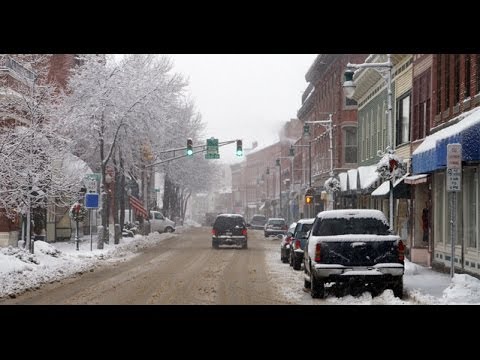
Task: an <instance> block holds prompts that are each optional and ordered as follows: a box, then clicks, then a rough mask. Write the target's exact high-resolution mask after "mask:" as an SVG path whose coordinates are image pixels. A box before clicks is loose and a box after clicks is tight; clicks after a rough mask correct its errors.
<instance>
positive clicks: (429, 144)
mask: <svg viewBox="0 0 480 360" xmlns="http://www.w3.org/2000/svg"><path fill="white" fill-rule="evenodd" d="M460 117H462V120H461V121H459V122H458V123H456V124H454V125H452V126H449V127H447V128H445V129H442V130H440V131H438V132H436V133H434V134H432V135H429V136H427V137H426V138H425V140H424V141H423V143H422V144H421V145H420V146H419V147H418V148H417V149H416V150H415V151H414V152H413V154H412V170H413V171H412V173H413V174H421V173H429V172H432V171H435V170H438V169H442V168H445V167H446V166H447V145H448V144H453V143H459V144H462V160H463V161H480V108H476V109H474V110H471V111H469V112H466V113H464V114H462V115H460Z"/></svg>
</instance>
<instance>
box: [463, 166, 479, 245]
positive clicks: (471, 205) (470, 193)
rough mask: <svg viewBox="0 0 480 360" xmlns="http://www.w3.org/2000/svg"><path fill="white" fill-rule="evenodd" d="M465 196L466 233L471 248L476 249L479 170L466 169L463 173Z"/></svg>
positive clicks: (464, 226)
mask: <svg viewBox="0 0 480 360" xmlns="http://www.w3.org/2000/svg"><path fill="white" fill-rule="evenodd" d="M463 187H464V191H463V196H464V200H465V201H464V204H465V209H464V214H465V219H464V225H463V228H464V232H465V236H466V243H467V246H468V247H469V248H472V249H476V248H477V244H478V240H477V238H478V234H477V218H478V215H477V204H478V172H477V168H465V170H464V172H463Z"/></svg>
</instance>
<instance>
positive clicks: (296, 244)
mask: <svg viewBox="0 0 480 360" xmlns="http://www.w3.org/2000/svg"><path fill="white" fill-rule="evenodd" d="M300 245H301V244H300V240H295V249H300Z"/></svg>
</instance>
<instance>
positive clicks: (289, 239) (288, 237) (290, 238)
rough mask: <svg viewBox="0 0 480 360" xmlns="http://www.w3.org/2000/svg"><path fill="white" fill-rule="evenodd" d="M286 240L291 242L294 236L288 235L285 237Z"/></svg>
mask: <svg viewBox="0 0 480 360" xmlns="http://www.w3.org/2000/svg"><path fill="white" fill-rule="evenodd" d="M285 241H286V242H287V244H290V242H291V241H292V237H291V236H287V237H286V238H285Z"/></svg>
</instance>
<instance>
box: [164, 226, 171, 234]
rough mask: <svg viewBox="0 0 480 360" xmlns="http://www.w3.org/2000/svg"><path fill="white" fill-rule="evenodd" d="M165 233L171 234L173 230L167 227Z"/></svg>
mask: <svg viewBox="0 0 480 360" xmlns="http://www.w3.org/2000/svg"><path fill="white" fill-rule="evenodd" d="M165 232H167V233H171V232H173V228H171V227H170V226H167V227H166V228H165Z"/></svg>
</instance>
